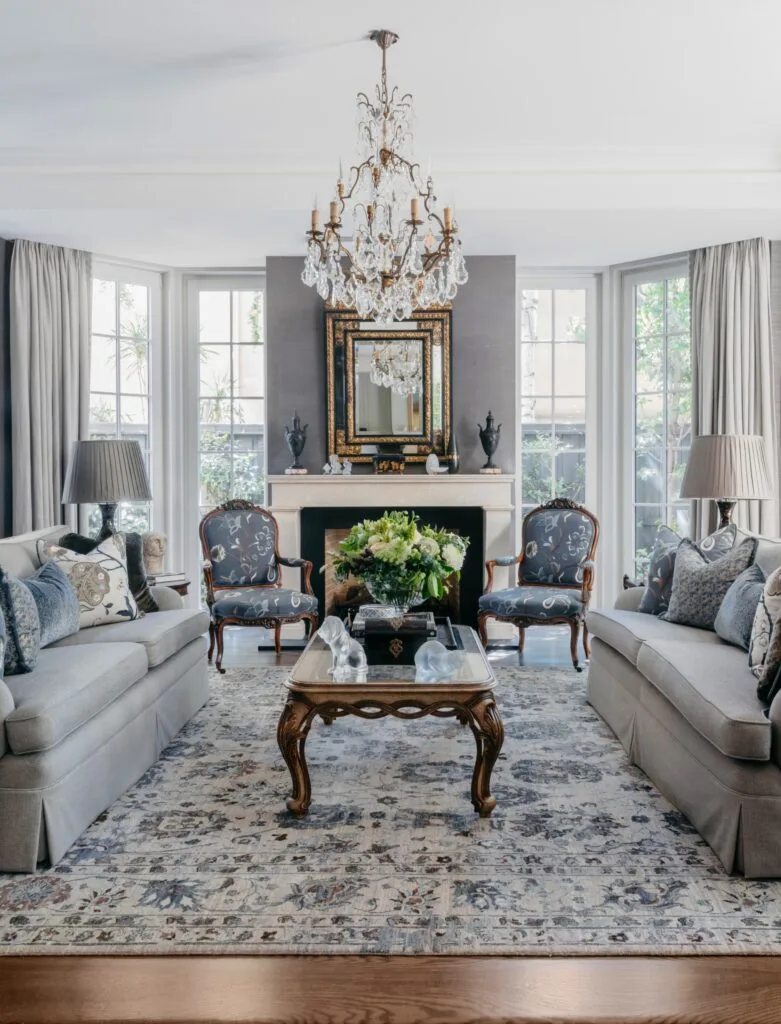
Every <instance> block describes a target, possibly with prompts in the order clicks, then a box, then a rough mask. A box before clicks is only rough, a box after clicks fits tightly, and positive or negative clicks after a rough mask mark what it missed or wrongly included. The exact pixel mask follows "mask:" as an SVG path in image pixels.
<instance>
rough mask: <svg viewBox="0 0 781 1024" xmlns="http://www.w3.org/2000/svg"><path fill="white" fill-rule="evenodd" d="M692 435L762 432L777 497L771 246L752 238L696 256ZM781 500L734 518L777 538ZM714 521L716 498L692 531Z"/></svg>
mask: <svg viewBox="0 0 781 1024" xmlns="http://www.w3.org/2000/svg"><path fill="white" fill-rule="evenodd" d="M691 304H692V321H691V330H692V375H693V382H692V383H693V402H692V432H693V436H694V437H698V436H699V435H701V434H761V435H762V437H764V439H765V445H766V448H767V460H768V463H769V465H770V469H771V473H773V475H774V478H773V489H774V492H775V493H776V495H777V494H778V483H777V477H776V467H777V465H778V453H777V448H778V445H777V439H776V429H777V428H776V420H777V417H776V409H775V402H774V397H773V394H774V380H775V378H774V369H773V341H772V333H771V326H770V315H771V314H770V246H769V244H768V242H767V239H764V238H752V239H749V240H747V241H743V242H731V243H729V244H728V245H715V246H711V247H709V248H707V249H697V250H695V251H694V252H693V253H692V254H691ZM778 515H779V513H778V501H777V500H772V501H740V502H738V504H737V506H736V507H735V515H734V518H735V522H737V523H738V525H739V526H742V527H743V528H744V529H747V530H751V531H752V532H753V533H763V534H767V535H768V536H771V537H777V536H778V533H779V519H778ZM716 525H717V514H716V506H715V502H713V501H697V502H695V503H694V517H693V519H692V528H693V535H694V536H698V537H704V536H705V535H706V534H708V533H710V532H711V530H713V529H715V527H716Z"/></svg>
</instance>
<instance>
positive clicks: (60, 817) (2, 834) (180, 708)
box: [0, 637, 209, 871]
mask: <svg viewBox="0 0 781 1024" xmlns="http://www.w3.org/2000/svg"><path fill="white" fill-rule="evenodd" d="M206 646H207V642H206V640H205V638H203V637H199V638H198V639H197V640H194V641H192V642H191V643H190V644H188V645H187V647H185V648H183V649H182V650H181V651H179V652H178V653H177V654H175V655H174V656H173V657H171V658H169V659H168V661H166V662H164V663H163V664H162V665H159V666H158V667H157V668H154V669H151V670H150V671H149V672H148V673H147V674H146V675H145V676H144V677H143V678H142V679H140V680H139V681H138V682H137V683H135V684H134V685H133V686H132V687H131V688H130V689H129V690H127V691H126V692H125V693H124V694H122V696H121V697H119V698H118V699H117V700H115V701H114V702H113V703H111V704H110V705H109V706H108V707H106V708H104V709H103V710H102V711H101V712H100V714H99V715H96V716H95V718H93V719H91V720H90V721H89V722H87V723H85V725H83V726H82V727H81V729H79V730H77V731H76V732H74V733H72V734H71V735H70V736H68V737H66V738H65V739H64V740H63V741H62V742H61V743H59V744H58V745H57V746H56V747H53V748H52V749H51V750H48V751H45V752H43V753H37V754H29V755H22V756H16V755H13V754H6V755H5V756H4V757H3V758H0V871H35V869H36V866H37V863H38V862H40V861H44V860H45V861H48V862H49V863H50V864H56V863H57V861H58V860H60V858H61V857H62V856H63V855H64V854H65V852H66V851H67V850H68V848H69V847H70V846H71V844H72V843H73V842H74V841H75V840H76V839H77V838H78V837H79V836H80V835H81V833H82V832H83V831H84V830H85V828H87V826H88V825H90V824H91V823H92V822H93V821H94V820H95V818H96V817H97V816H98V815H99V814H101V813H102V812H103V811H104V810H105V809H106V808H107V807H109V806H110V805H111V804H112V803H113V802H114V801H115V800H116V799H117V798H118V797H119V796H121V794H122V793H124V792H125V790H126V789H128V788H129V787H130V786H132V785H133V784H134V783H135V782H137V781H138V780H139V779H140V778H141V776H142V775H143V774H144V772H145V771H146V770H147V768H149V767H150V766H151V765H152V764H154V762H155V761H156V760H157V759H158V757H159V756H160V754H161V752H162V750H163V749H164V747H166V746H167V744H168V743H169V742H170V741H171V740H172V739H173V737H174V736H175V735H176V734H177V733H178V732H179V730H180V729H181V728H182V726H183V725H184V724H185V723H186V722H187V721H189V719H190V718H192V716H193V715H194V714H195V713H196V712H197V711H198V710H199V708H201V707H203V705H204V704H205V703H206V701H207V699H208V696H209V685H208V675H207V671H208V670H207V662H206V657H205V654H206ZM80 747H81V748H82V750H83V756H82V757H79V749H80Z"/></svg>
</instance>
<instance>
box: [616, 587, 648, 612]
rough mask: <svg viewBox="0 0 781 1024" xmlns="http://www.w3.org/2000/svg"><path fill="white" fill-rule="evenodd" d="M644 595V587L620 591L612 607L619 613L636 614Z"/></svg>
mask: <svg viewBox="0 0 781 1024" xmlns="http://www.w3.org/2000/svg"><path fill="white" fill-rule="evenodd" d="M644 593H645V587H630V588H629V590H622V591H621V593H620V594H619V595H618V597H617V598H616V603H615V604H614V605H613V607H614V608H615V609H617V610H618V611H621V612H636V611H637V609H638V608H639V607H640V602H641V601H642V600H643V594H644Z"/></svg>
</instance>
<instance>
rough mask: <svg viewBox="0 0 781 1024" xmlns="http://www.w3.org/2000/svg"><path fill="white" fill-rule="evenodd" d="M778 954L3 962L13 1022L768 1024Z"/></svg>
mask: <svg viewBox="0 0 781 1024" xmlns="http://www.w3.org/2000/svg"><path fill="white" fill-rule="evenodd" d="M779 1020H781V960H779V959H776V958H770V957H767V958H763V957H710V958H709V957H694V958H692V957H681V958H678V959H656V960H653V959H652V960H649V959H642V958H635V957H625V958H604V959H601V958H590V959H548V960H546V959H536V958H535V959H527V960H523V959H509V958H500V957H492V958H480V957H385V958H383V957H370V958H355V957H284V956H283V957H222V958H216V957H184V958H180V957H157V958H145V957H126V958H118V957H103V958H82V957H59V958H57V957H51V958H50V957H27V958H19V959H18V960H16V959H10V958H9V959H5V960H0V1022H2V1024H54V1022H57V1024H130V1022H138V1021H144V1022H155V1024H157V1022H160V1024H202V1022H207V1021H209V1022H220V1024H223V1022H225V1024H237V1022H242V1024H247V1022H263V1024H266V1022H282V1021H286V1022H287V1021H291V1022H293V1021H295V1022H297V1024H303V1022H312V1024H330V1022H335V1024H336V1022H346V1021H349V1022H351V1024H360V1022H366V1024H413V1022H418V1021H426V1022H427V1024H477V1022H481V1024H489V1022H500V1021H501V1022H503V1024H510V1022H518V1024H521V1022H523V1024H532V1022H535V1024H536V1022H543V1021H544V1022H547V1024H552V1022H559V1021H560V1022H562V1024H563V1022H567V1024H580V1022H595V1024H596V1022H603V1021H604V1022H608V1021H610V1022H616V1021H627V1022H632V1024H646V1022H647V1024H651V1022H653V1024H674V1022H675V1024H677V1022H687V1024H689V1022H698V1024H764V1022H776V1021H779Z"/></svg>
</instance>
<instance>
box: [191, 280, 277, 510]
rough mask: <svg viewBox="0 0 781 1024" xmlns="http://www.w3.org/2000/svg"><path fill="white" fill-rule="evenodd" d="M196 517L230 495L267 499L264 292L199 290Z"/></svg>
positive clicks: (259, 499) (216, 289)
mask: <svg viewBox="0 0 781 1024" xmlns="http://www.w3.org/2000/svg"><path fill="white" fill-rule="evenodd" d="M197 315H198V342H199V344H198V357H199V432H198V438H199V440H198V485H199V500H198V503H199V510H200V515H201V516H203V515H205V513H206V512H208V511H210V510H211V509H213V508H214V507H215V506H217V505H220V504H222V503H223V502H224V501H227V500H228V499H230V498H244V499H246V500H248V501H252V502H254V503H256V504H261V505H262V504H263V502H264V499H265V432H266V427H265V423H266V417H265V393H266V387H265V333H264V323H265V319H264V318H265V313H264V293H263V291H262V290H260V289H258V290H238V289H232V288H227V287H226V288H224V289H219V288H201V289H199V290H198V305H197Z"/></svg>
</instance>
